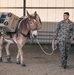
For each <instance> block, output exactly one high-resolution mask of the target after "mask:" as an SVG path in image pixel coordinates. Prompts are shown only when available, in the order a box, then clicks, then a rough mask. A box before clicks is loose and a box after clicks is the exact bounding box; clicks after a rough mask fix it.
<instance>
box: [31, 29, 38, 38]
mask: <svg viewBox="0 0 74 75" xmlns="http://www.w3.org/2000/svg"><path fill="white" fill-rule="evenodd" d="M37 36H38V32H37V30H35V31H33V32H32V37H34V38H36V37H37Z"/></svg>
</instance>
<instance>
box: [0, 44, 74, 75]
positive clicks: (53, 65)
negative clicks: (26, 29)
mask: <svg viewBox="0 0 74 75" xmlns="http://www.w3.org/2000/svg"><path fill="white" fill-rule="evenodd" d="M42 46H43V48H44V49H45V50H46V51H47V52H51V45H42ZM73 49H74V46H72V47H71V50H70V54H69V59H68V68H67V69H66V70H64V69H63V68H62V67H61V64H60V51H59V50H56V51H55V52H54V54H53V55H52V56H47V55H45V54H44V53H43V52H42V51H41V49H40V48H39V46H38V45H26V46H24V47H23V50H24V62H25V64H26V67H22V66H20V65H17V64H16V63H15V61H16V54H17V47H16V45H11V46H10V53H11V57H12V63H6V61H7V58H6V52H5V49H3V63H0V75H74V50H73Z"/></svg>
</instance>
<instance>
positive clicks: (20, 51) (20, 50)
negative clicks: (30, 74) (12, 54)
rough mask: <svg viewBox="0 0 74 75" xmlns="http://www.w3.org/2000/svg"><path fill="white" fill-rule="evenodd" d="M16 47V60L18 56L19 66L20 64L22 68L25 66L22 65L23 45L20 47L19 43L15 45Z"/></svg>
mask: <svg viewBox="0 0 74 75" xmlns="http://www.w3.org/2000/svg"><path fill="white" fill-rule="evenodd" d="M17 47H18V55H17V60H18V59H19V56H20V64H21V65H22V66H26V65H25V64H24V60H23V50H22V47H23V45H22V44H21V43H18V44H17Z"/></svg>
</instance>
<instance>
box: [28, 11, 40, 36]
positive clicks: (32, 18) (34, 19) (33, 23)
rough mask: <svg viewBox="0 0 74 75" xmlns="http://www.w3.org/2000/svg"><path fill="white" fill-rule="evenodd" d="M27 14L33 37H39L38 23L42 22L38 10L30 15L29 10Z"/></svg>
mask: <svg viewBox="0 0 74 75" xmlns="http://www.w3.org/2000/svg"><path fill="white" fill-rule="evenodd" d="M27 16H28V18H29V25H28V28H29V29H30V32H31V34H32V36H33V37H37V35H38V24H41V20H40V18H39V16H38V15H37V13H36V12H34V14H32V15H30V14H29V13H28V11H27Z"/></svg>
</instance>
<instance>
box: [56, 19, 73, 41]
mask: <svg viewBox="0 0 74 75" xmlns="http://www.w3.org/2000/svg"><path fill="white" fill-rule="evenodd" d="M55 33H56V34H55V38H57V39H58V40H59V41H66V40H67V41H70V39H71V37H73V35H74V23H73V22H72V21H70V20H69V22H65V21H64V20H62V21H60V22H59V23H58V25H57V29H56V31H55Z"/></svg>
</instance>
